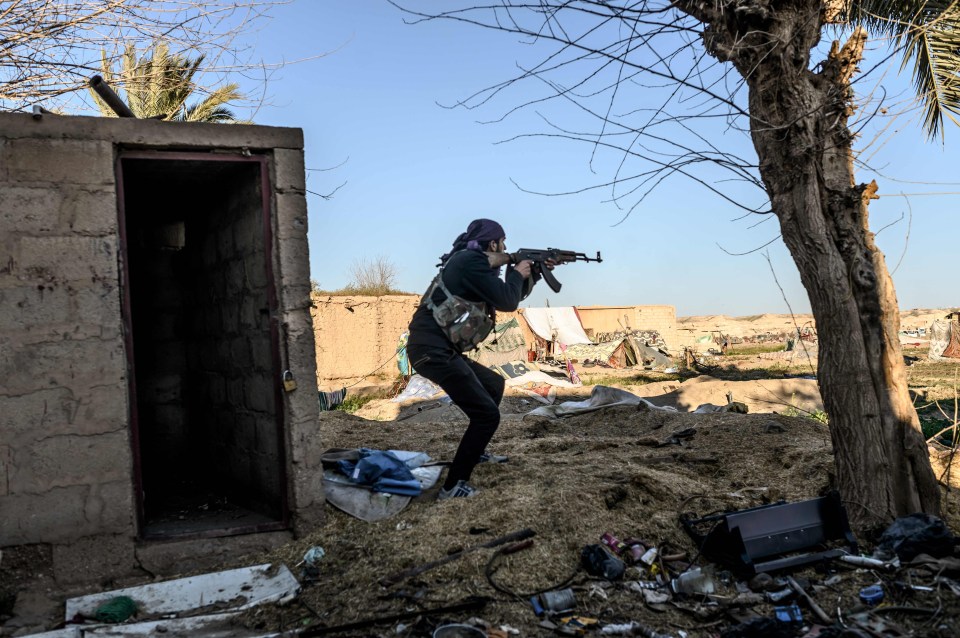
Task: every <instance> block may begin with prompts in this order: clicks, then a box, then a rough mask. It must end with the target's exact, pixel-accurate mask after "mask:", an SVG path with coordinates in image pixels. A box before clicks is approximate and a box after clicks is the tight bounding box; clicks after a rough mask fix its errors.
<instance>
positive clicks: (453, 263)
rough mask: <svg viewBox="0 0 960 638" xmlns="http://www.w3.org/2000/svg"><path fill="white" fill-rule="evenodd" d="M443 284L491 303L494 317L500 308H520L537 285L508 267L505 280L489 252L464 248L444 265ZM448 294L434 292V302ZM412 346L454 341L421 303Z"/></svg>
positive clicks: (469, 298)
mask: <svg viewBox="0 0 960 638" xmlns="http://www.w3.org/2000/svg"><path fill="white" fill-rule="evenodd" d="M443 283H444V284H445V285H446V286H447V289H448V290H449V291H450V292H451V294H454V295H456V296H458V297H463V298H464V299H466V300H467V301H482V302H484V303H486V304H487V306H488V310H489V311H490V314H491V316H492V317H495V311H496V310H503V311H504V312H511V311H513V310H516V309H517V307H518V306H519V305H520V301H522V300H523V299H524V298H525V297H526V296H527V295H529V294H530V291H531V290H532V288H533V279H532V278H531V279H526V280H525V279H524V278H523V277H522V276H521V275H520V273H518V272H517V271H515V270H514V269H513V266H507V276H506V278H505V280H503V279H500V277H498V276H497V269H496V268H491V267H490V262H489V261H488V260H487V256H486V254H485V253H483V252H480V251H479V250H461V251H460V252H457V253H454V254H453V255H452V256H451V257H450V259H449V260H447V265H446V266H444V268H443ZM445 298H446V295H444V293H443V291H442V290H440V289H439V288H438V289H437V290H436V291H435V292H434V294H433V301H434V303H437V304H440V303H443V301H444V299H445ZM407 344H408V345H421V346H435V347H440V348H452V347H453V344H452V343H450V340H449V339H447V337H446V335H445V334H443V330H441V329H440V326H438V325H437V322H436V321H435V320H434V318H433V311H432V310H430V308H428V307H427V306H426V304H421V305H420V306H418V307H417V310H416V312H414V313H413V319H411V321H410V337H409V339H408V340H407Z"/></svg>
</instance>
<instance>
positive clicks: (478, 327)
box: [421, 270, 493, 352]
mask: <svg viewBox="0 0 960 638" xmlns="http://www.w3.org/2000/svg"><path fill="white" fill-rule="evenodd" d="M437 288H439V289H440V290H442V291H443V294H445V295H446V296H447V298H446V299H445V300H444V301H443V302H441V303H439V304H437V303H434V301H433V293H434V292H435V291H436V290H437ZM421 303H423V304H424V305H426V306H427V308H429V309H430V310H431V311H433V318H434V320H435V321H436V322H437V325H438V326H440V329H441V330H443V333H444V334H445V335H446V336H447V339H449V340H450V342H451V343H453V347H454V348H456V349H457V350H459V351H460V352H466V351H467V350H475V349H476V348H477V346H479V345H480V342H482V341H483V340H484V339H486V338H487V335H488V334H490V331H491V330H493V319H492V318H491V317H490V315H489V313H487V304H485V303H484V302H482V301H467V300H466V299H464V298H463V297H457V296H456V295H454V294H452V293H451V292H450V291H449V290H448V289H447V287H446V285H444V283H443V270H441V271H440V272H439V273H437V276H436V278H434V280H433V283H432V284H430V287H429V288H427V292H426V293H425V294H424V296H423V301H422V302H421Z"/></svg>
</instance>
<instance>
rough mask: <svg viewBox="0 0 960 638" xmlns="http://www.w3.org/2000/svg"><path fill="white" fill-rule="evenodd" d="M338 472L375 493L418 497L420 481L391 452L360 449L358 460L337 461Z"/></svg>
mask: <svg viewBox="0 0 960 638" xmlns="http://www.w3.org/2000/svg"><path fill="white" fill-rule="evenodd" d="M337 466H338V467H339V468H340V471H341V472H343V473H344V474H346V475H347V476H348V477H350V479H351V480H352V481H354V482H355V483H358V484H360V485H367V486H369V487H370V488H371V489H373V490H374V491H377V492H387V493H390V494H402V495H404V496H419V495H420V481H418V480H417V478H416V477H415V476H414V475H413V473H412V472H411V471H410V468H409V467H408V466H407V465H406V463H404V462H403V461H401V460H400V459H398V458H397V457H396V455H395V454H392V453H391V452H383V451H380V450H369V449H366V448H360V460H358V461H338V462H337Z"/></svg>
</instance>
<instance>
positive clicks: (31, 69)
mask: <svg viewBox="0 0 960 638" xmlns="http://www.w3.org/2000/svg"><path fill="white" fill-rule="evenodd" d="M283 1H284V0H7V1H6V2H4V3H3V4H2V6H0V105H2V106H3V107H4V108H7V109H22V108H24V107H26V106H29V105H30V104H35V103H38V102H40V101H43V102H45V103H46V104H53V105H56V104H62V103H63V102H64V101H65V99H66V96H68V95H70V94H72V93H74V92H76V91H78V90H81V89H83V88H84V87H85V82H86V80H87V78H89V77H90V76H91V75H93V74H95V73H98V72H99V69H100V66H101V51H102V50H104V49H106V50H107V51H108V60H107V62H108V63H110V64H112V62H113V61H114V60H116V59H119V57H120V56H121V55H122V53H123V50H124V48H125V47H127V46H133V47H140V48H147V47H150V46H153V45H154V44H156V43H157V42H159V41H164V42H166V43H167V45H169V47H170V49H171V50H173V51H177V52H180V51H194V52H195V53H198V54H201V55H204V56H205V59H206V63H205V65H204V70H205V72H208V73H213V74H217V73H218V72H219V73H224V72H227V71H243V70H247V69H250V68H252V67H253V66H258V65H254V64H252V63H251V61H250V60H249V59H247V58H245V56H246V55H248V54H249V52H250V51H249V50H248V49H246V48H244V47H243V46H240V45H239V40H238V36H239V35H240V34H242V33H245V32H247V31H249V30H251V29H253V28H255V24H256V23H257V22H258V21H259V20H260V18H262V17H263V16H264V14H265V12H266V11H267V10H268V9H269V8H270V7H271V6H273V5H276V4H279V3H281V2H283ZM221 79H222V78H221Z"/></svg>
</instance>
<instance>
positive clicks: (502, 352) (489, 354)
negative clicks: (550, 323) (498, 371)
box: [468, 317, 527, 367]
mask: <svg viewBox="0 0 960 638" xmlns="http://www.w3.org/2000/svg"><path fill="white" fill-rule="evenodd" d="M468 356H469V357H470V358H471V359H473V360H474V361H476V362H478V363H480V364H482V365H485V366H487V367H493V366H498V365H501V364H504V363H509V362H510V361H526V360H527V343H526V340H525V339H524V338H523V331H522V330H521V329H520V324H519V323H518V322H517V318H516V317H514V318H512V319H510V320H509V321H504V322H502V323H498V324H497V325H496V326H495V327H494V329H493V331H492V332H491V333H490V334H489V335H488V336H487V338H486V339H484V340H483V341H482V342H481V343H480V346H479V347H478V348H477V349H476V350H474V351H473V352H470V353H468Z"/></svg>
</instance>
